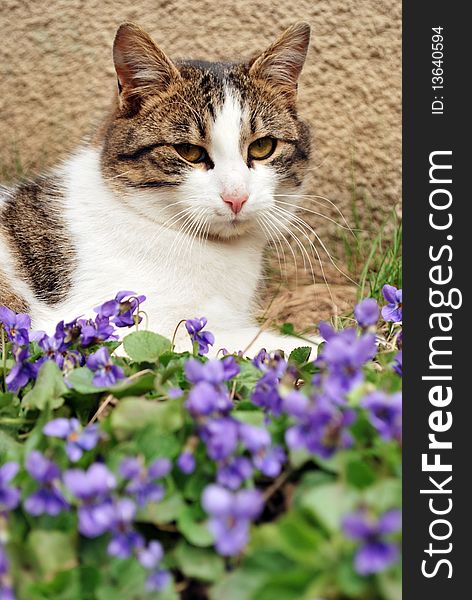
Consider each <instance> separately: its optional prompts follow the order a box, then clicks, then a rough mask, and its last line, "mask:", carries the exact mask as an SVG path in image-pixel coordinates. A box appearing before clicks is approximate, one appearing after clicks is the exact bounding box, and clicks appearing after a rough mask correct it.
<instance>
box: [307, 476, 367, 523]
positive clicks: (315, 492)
mask: <svg viewBox="0 0 472 600" xmlns="http://www.w3.org/2000/svg"><path fill="white" fill-rule="evenodd" d="M359 498H360V496H359V492H356V491H355V490H353V489H352V488H347V487H346V486H345V485H343V484H342V483H329V484H327V485H323V486H320V487H318V488H314V489H312V490H310V491H309V492H307V493H306V494H305V495H304V497H303V498H301V501H300V504H301V506H302V507H303V508H305V509H307V510H309V511H310V512H311V513H312V514H313V515H314V516H315V517H316V518H317V519H318V520H319V521H320V523H321V524H322V525H323V526H324V527H326V529H328V530H329V531H331V532H333V533H335V532H337V531H339V529H340V527H341V519H342V517H343V516H344V514H345V513H348V512H350V511H351V510H353V509H354V508H355V507H356V505H357V503H358V502H359Z"/></svg>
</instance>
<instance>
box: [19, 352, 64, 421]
mask: <svg viewBox="0 0 472 600" xmlns="http://www.w3.org/2000/svg"><path fill="white" fill-rule="evenodd" d="M67 391H68V389H67V386H66V384H65V383H64V378H63V376H62V371H61V370H60V369H59V367H58V366H57V364H56V363H55V362H54V361H52V360H48V361H46V362H45V363H43V364H42V365H41V368H40V369H39V373H38V377H37V378H36V383H35V384H34V387H33V389H31V390H30V391H29V392H28V393H27V394H26V396H25V397H24V398H23V400H22V402H21V405H22V407H23V408H26V409H37V410H45V409H46V408H47V407H49V408H51V409H55V408H59V406H62V405H63V404H64V398H63V396H64V394H66V393H67Z"/></svg>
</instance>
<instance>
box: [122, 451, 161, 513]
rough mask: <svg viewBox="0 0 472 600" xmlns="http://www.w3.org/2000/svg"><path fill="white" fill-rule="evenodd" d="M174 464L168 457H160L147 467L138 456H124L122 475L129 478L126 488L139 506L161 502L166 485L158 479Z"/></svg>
mask: <svg viewBox="0 0 472 600" xmlns="http://www.w3.org/2000/svg"><path fill="white" fill-rule="evenodd" d="M171 468H172V464H171V462H170V460H168V459H167V458H158V459H156V460H155V461H154V462H152V463H151V464H150V465H149V466H148V467H145V466H144V465H143V463H142V462H141V461H140V460H139V459H138V458H133V457H129V458H124V459H123V460H122V461H121V463H120V467H119V472H120V475H121V476H122V477H123V478H124V479H126V480H128V482H127V484H126V487H125V490H126V492H127V493H128V494H131V495H132V496H133V497H134V498H135V500H136V502H137V503H138V505H139V506H145V505H146V504H148V503H149V502H159V501H160V500H162V498H163V497H164V494H165V489H164V486H163V485H161V484H160V483H157V481H156V480H158V479H162V478H163V477H165V476H166V475H168V473H169V472H170V470H171Z"/></svg>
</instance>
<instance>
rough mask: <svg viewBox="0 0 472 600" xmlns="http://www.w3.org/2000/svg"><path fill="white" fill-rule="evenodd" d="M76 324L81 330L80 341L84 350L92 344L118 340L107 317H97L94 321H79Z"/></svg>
mask: <svg viewBox="0 0 472 600" xmlns="http://www.w3.org/2000/svg"><path fill="white" fill-rule="evenodd" d="M77 323H78V324H79V325H80V328H81V330H80V341H81V345H82V346H83V347H84V348H86V347H87V346H91V345H93V344H99V343H101V342H107V341H110V340H117V339H118V336H117V335H115V328H114V327H113V325H112V324H111V323H110V321H109V319H108V317H103V316H101V315H97V316H96V317H95V321H93V320H92V319H87V320H85V319H80V320H79V321H77Z"/></svg>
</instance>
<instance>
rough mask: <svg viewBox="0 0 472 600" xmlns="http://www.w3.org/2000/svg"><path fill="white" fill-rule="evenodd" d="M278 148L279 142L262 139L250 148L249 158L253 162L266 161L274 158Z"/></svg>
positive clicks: (266, 138)
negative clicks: (270, 157) (273, 155)
mask: <svg viewBox="0 0 472 600" xmlns="http://www.w3.org/2000/svg"><path fill="white" fill-rule="evenodd" d="M276 146H277V140H274V138H271V137H262V138H259V139H258V140H256V141H255V142H252V144H250V145H249V148H248V157H249V158H250V159H252V160H264V159H266V158H269V156H272V154H273V153H274V150H275V148H276Z"/></svg>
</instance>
